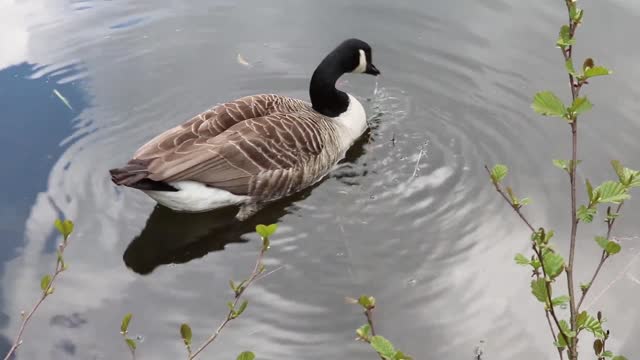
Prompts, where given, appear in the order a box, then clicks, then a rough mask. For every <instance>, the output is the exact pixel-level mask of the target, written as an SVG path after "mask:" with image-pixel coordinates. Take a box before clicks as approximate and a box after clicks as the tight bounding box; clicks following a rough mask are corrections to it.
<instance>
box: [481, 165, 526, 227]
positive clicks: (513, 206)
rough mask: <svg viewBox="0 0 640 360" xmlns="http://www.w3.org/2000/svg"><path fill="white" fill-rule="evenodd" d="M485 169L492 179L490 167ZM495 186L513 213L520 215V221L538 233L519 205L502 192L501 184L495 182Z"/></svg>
mask: <svg viewBox="0 0 640 360" xmlns="http://www.w3.org/2000/svg"><path fill="white" fill-rule="evenodd" d="M484 168H485V169H486V170H487V173H489V177H491V170H489V167H488V166H487V165H485V166H484ZM492 183H493V186H494V187H495V188H496V191H497V192H498V193H499V194H500V195H501V196H502V198H504V200H505V201H506V202H507V203H508V204H509V205H510V206H511V208H512V209H513V211H515V212H516V214H518V216H519V217H520V219H522V221H524V223H525V224H526V225H527V227H528V228H529V230H531V232H536V230H535V229H534V227H533V226H532V225H531V223H530V222H529V220H527V218H526V217H525V216H524V215H523V214H522V212H521V211H520V207H519V206H517V205H514V204H513V202H512V201H511V200H510V199H509V197H508V196H507V194H505V192H504V190H502V188H501V187H500V184H498V183H497V182H493V181H492Z"/></svg>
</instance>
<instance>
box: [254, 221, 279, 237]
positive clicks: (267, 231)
mask: <svg viewBox="0 0 640 360" xmlns="http://www.w3.org/2000/svg"><path fill="white" fill-rule="evenodd" d="M277 229H278V224H271V225H262V224H260V225H258V226H256V232H257V233H258V234H259V235H260V236H262V237H263V238H269V237H271V235H273V234H275V232H276V230H277Z"/></svg>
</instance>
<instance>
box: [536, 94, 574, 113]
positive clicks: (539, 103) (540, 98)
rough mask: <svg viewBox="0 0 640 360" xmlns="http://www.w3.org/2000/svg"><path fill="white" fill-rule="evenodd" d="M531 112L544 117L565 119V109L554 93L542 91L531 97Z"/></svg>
mask: <svg viewBox="0 0 640 360" xmlns="http://www.w3.org/2000/svg"><path fill="white" fill-rule="evenodd" d="M531 107H532V108H533V110H534V111H535V112H537V113H538V114H540V115H544V116H557V117H566V116H567V109H566V107H565V106H564V104H563V103H562V100H560V99H559V98H558V97H557V96H556V95H555V94H554V93H552V92H551V91H542V92H539V93H537V94H536V95H535V96H534V97H533V104H532V105H531Z"/></svg>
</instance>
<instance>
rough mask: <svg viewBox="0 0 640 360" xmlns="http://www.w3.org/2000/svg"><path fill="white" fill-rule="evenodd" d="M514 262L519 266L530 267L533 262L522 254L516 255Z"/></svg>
mask: <svg viewBox="0 0 640 360" xmlns="http://www.w3.org/2000/svg"><path fill="white" fill-rule="evenodd" d="M514 260H515V261H516V264H518V265H529V264H531V260H529V259H527V257H526V256H524V255H522V254H516V257H515V258H514Z"/></svg>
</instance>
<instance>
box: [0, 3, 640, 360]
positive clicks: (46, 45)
mask: <svg viewBox="0 0 640 360" xmlns="http://www.w3.org/2000/svg"><path fill="white" fill-rule="evenodd" d="M582 5H583V6H584V8H585V14H586V15H585V26H584V27H583V28H581V29H579V33H578V47H577V49H576V57H577V58H578V59H582V58H584V57H585V56H587V55H588V56H592V57H594V58H595V59H596V62H597V63H602V64H605V65H608V66H609V67H611V68H612V69H613V70H614V71H615V73H614V76H611V77H608V78H598V79H595V80H594V81H592V84H591V85H589V86H588V87H587V88H586V90H585V93H586V94H588V95H589V97H590V98H591V100H592V102H593V103H594V104H595V107H594V110H593V111H592V112H591V113H589V114H588V115H587V116H586V117H584V120H583V122H581V125H580V137H581V139H580V141H581V143H580V151H581V158H582V159H583V160H584V162H583V163H582V164H581V165H580V170H579V176H580V183H583V179H584V177H585V176H587V175H588V176H589V178H590V179H591V180H592V182H594V183H599V182H601V181H603V180H605V179H608V178H612V177H613V176H614V174H613V172H612V171H611V170H610V165H609V160H610V159H613V158H617V159H619V160H621V161H622V162H623V163H624V164H625V165H627V166H629V167H631V168H640V159H638V156H637V154H638V153H639V152H640V142H638V140H637V139H638V134H640V120H639V119H638V115H639V114H640V105H639V104H640V103H639V102H638V99H640V90H639V89H638V86H637V84H638V83H639V82H640V68H639V67H638V59H639V58H640V48H638V47H637V46H635V43H634V42H633V41H632V38H633V34H635V33H636V30H637V23H638V17H639V16H640V6H639V5H638V3H637V2H636V1H633V0H617V1H592V0H589V1H584V3H583V4H582ZM563 6H564V5H563V2H562V1H560V0H555V1H519V2H514V1H503V0H457V1H448V2H443V1H404V2H391V1H379V0H351V1H344V0H343V1H334V0H327V1H322V2H319V1H284V0H275V1H255V0H248V1H230V0H215V1H204V0H196V1H190V2H180V1H170V0H155V1H150V0H138V1H128V0H119V1H115V0H112V1H75V0H74V1H61V0H46V1H45V0H25V1H13V0H9V1H4V2H1V3H0V120H1V121H2V127H3V129H2V131H1V132H0V152H2V154H3V156H1V157H0V169H2V176H0V189H2V190H1V191H0V261H1V262H2V266H1V267H0V278H1V286H0V334H1V335H0V353H1V354H4V353H5V352H6V349H8V348H9V345H10V343H11V342H12V341H13V337H14V335H15V333H16V330H17V327H18V325H19V320H20V315H19V314H20V311H21V310H24V309H27V308H29V307H30V306H31V305H32V304H33V303H34V301H35V300H36V299H37V297H38V296H39V295H38V294H39V279H40V277H41V276H42V274H44V273H46V272H50V271H52V268H53V266H54V263H55V246H56V242H57V241H59V239H58V238H57V237H56V235H55V232H54V230H53V227H52V223H53V221H54V219H56V218H57V217H65V218H70V219H73V220H74V221H75V222H76V232H75V233H74V235H73V237H72V240H71V241H72V242H71V245H70V246H69V248H68V250H67V253H66V259H67V261H68V262H69V264H70V269H69V271H68V272H66V273H64V274H63V276H62V277H61V278H60V281H59V283H57V286H56V292H55V294H54V296H52V297H51V298H49V299H48V300H47V301H46V302H45V303H44V305H43V306H42V307H41V309H40V310H39V312H38V313H37V315H36V316H35V317H34V319H33V322H32V323H31V326H30V327H29V328H28V330H27V331H26V333H25V342H24V344H23V346H22V347H21V348H20V350H19V355H18V356H17V357H16V358H17V359H20V360H23V359H38V360H48V359H56V360H57V359H127V358H128V356H129V355H128V351H127V349H126V347H125V345H124V343H123V341H122V339H121V337H120V334H119V324H120V319H121V318H122V316H123V315H124V314H125V313H127V312H132V313H133V314H134V319H133V321H132V324H131V327H130V330H131V334H132V336H138V335H139V336H140V337H141V339H143V342H142V343H141V344H139V351H138V358H139V359H180V358H184V356H185V351H184V347H183V345H182V342H181V340H180V338H179V334H178V327H179V324H180V323H182V322H188V323H190V324H191V326H192V328H193V331H194V341H195V342H196V343H200V342H201V341H202V340H203V339H204V338H205V337H206V336H207V335H208V334H210V333H211V332H212V330H213V329H215V328H216V327H217V326H218V324H219V322H220V321H221V320H222V318H223V316H224V314H225V312H226V305H225V303H226V301H227V300H228V299H230V296H231V294H230V291H229V289H228V285H227V282H228V280H229V279H235V280H239V279H241V278H243V277H245V276H247V275H248V273H249V272H250V270H251V268H252V266H253V263H254V261H255V257H256V254H257V252H258V248H259V239H258V237H257V236H256V235H255V234H254V233H253V228H254V226H255V225H256V224H258V223H265V224H267V223H278V224H279V231H278V233H277V235H276V236H275V237H274V238H273V240H272V249H271V250H270V252H269V253H268V255H267V257H266V260H265V263H266V265H267V268H268V270H267V271H269V270H273V269H277V271H275V272H274V273H273V274H271V275H269V276H268V277H266V278H264V279H262V280H260V281H259V282H258V283H256V284H255V286H254V287H252V288H250V289H249V291H248V293H247V298H248V299H249V300H250V304H249V307H248V309H247V311H246V312H245V313H244V314H243V316H242V317H241V318H240V319H238V320H237V321H234V322H232V323H231V324H230V325H229V327H228V328H227V329H226V330H225V331H224V332H223V334H222V336H221V337H220V338H219V341H218V342H216V343H215V344H214V345H212V346H211V347H210V348H209V349H208V350H207V351H206V352H205V354H204V356H203V357H202V358H206V359H235V356H236V355H237V354H238V353H239V352H241V351H243V350H248V349H250V350H253V351H254V352H255V353H256V354H257V356H258V358H259V359H338V358H349V359H374V358H375V354H373V353H372V352H371V351H370V349H369V348H368V346H367V345H366V344H363V343H358V342H355V341H354V337H355V335H354V330H355V329H356V328H357V327H358V326H359V325H361V324H362V323H364V317H363V316H362V314H361V313H360V311H359V310H358V309H357V308H355V307H354V306H353V305H348V304H346V303H345V297H346V296H358V295H360V294H362V293H368V294H371V295H374V296H376V297H377V299H378V308H377V309H376V319H375V321H376V326H377V330H378V332H379V333H381V334H383V335H385V336H386V337H388V338H390V339H391V340H393V341H394V343H395V344H396V345H397V346H398V347H399V348H401V349H403V350H405V351H406V352H408V353H410V354H412V355H414V356H415V358H416V359H449V360H457V359H472V358H473V357H474V351H475V349H476V348H477V347H480V348H481V350H482V351H483V353H484V355H483V359H523V360H529V359H530V360H534V359H542V358H553V357H554V356H557V355H556V353H555V350H554V349H553V347H552V345H551V341H550V336H549V333H548V329H547V325H546V320H545V319H544V317H543V310H542V308H541V306H540V304H539V303H537V302H536V301H535V299H534V298H533V296H531V294H530V290H529V275H530V274H529V272H528V271H527V270H525V269H524V268H521V267H518V266H516V265H515V264H514V263H513V260H512V259H513V256H514V254H515V253H517V252H527V250H528V248H529V246H528V232H527V230H526V228H525V227H524V226H523V225H522V224H521V223H520V222H519V220H518V219H517V217H516V216H515V215H514V214H513V213H512V212H511V211H510V209H509V208H507V206H506V205H505V204H504V203H503V201H502V200H501V199H500V198H499V197H498V195H497V194H496V193H495V191H494V190H493V189H492V187H491V186H490V184H489V182H488V180H487V176H486V174H485V172H484V169H483V166H484V164H493V163H496V162H502V163H505V164H508V165H509V166H510V167H511V170H512V172H511V174H510V175H509V181H510V184H511V185H512V186H513V187H514V188H515V189H516V190H517V192H518V193H520V194H525V195H527V196H529V197H531V198H532V199H533V204H532V205H530V206H529V207H528V208H527V210H526V212H527V214H529V215H530V216H531V218H532V219H533V221H534V223H535V226H546V227H550V228H554V229H556V231H557V239H556V241H557V243H558V247H559V248H560V249H562V251H563V252H564V253H565V254H566V253H567V251H566V249H567V242H566V238H567V232H566V229H568V224H569V209H568V207H567V204H568V201H567V200H568V193H567V186H568V185H567V183H568V181H567V179H566V176H564V175H563V174H562V172H561V171H559V170H558V169H556V168H554V167H553V166H552V164H551V159H552V158H567V157H568V156H569V140H570V138H569V129H568V126H567V125H566V124H563V123H562V121H560V120H557V119H549V118H543V117H540V116H537V115H535V114H534V113H533V112H532V110H531V109H530V103H531V99H532V96H533V94H534V93H535V92H536V91H539V90H544V89H550V90H554V91H556V92H557V93H559V94H561V95H562V97H563V99H567V97H568V96H567V94H568V89H567V81H566V76H565V73H564V66H563V61H562V59H561V54H560V51H559V50H558V49H556V48H555V47H554V42H555V40H556V37H557V30H558V28H559V26H560V24H562V23H563V21H565V16H566V15H565V11H564V7H563ZM349 37H359V38H362V39H364V40H366V41H368V42H369V43H370V44H371V45H372V46H373V59H374V63H375V64H376V66H377V67H378V68H379V69H380V70H381V71H382V76H381V77H379V78H378V79H377V80H376V79H374V78H373V77H370V76H355V75H347V76H345V77H343V78H342V79H341V80H340V82H339V87H341V88H343V89H346V90H347V91H349V92H350V93H352V94H353V95H355V96H357V97H358V98H359V99H361V101H362V102H363V104H364V105H365V108H366V110H367V112H368V115H369V117H370V123H371V128H372V130H371V132H370V133H369V134H368V135H367V136H366V137H365V138H364V139H363V141H361V142H360V143H358V144H357V145H356V146H355V147H354V149H353V150H352V151H351V152H350V153H349V155H348V159H347V162H346V165H345V166H344V167H342V168H341V169H339V170H338V171H336V172H335V173H333V174H332V175H331V176H330V177H329V178H327V179H326V180H325V181H323V182H322V183H320V184H318V185H317V186H315V187H314V188H313V189H309V190H308V191H304V192H302V193H301V194H298V195H296V196H294V197H292V198H289V199H285V200H283V201H280V202H278V203H276V204H273V205H272V206H270V207H268V208H267V209H265V210H263V211H262V212H260V213H259V214H257V215H256V216H255V217H254V218H251V219H250V220H249V221H247V222H246V223H245V224H241V225H238V224H235V225H234V224H230V223H229V217H230V216H232V214H231V213H230V212H228V211H222V212H217V213H209V214H198V215H185V214H175V213H172V212H171V211H167V210H166V209H161V208H155V203H154V202H153V201H152V200H151V199H149V198H147V197H146V196H145V195H144V194H141V193H139V192H136V191H133V190H130V189H117V188H115V187H114V186H113V185H112V183H111V182H110V179H109V176H108V171H107V170H108V169H109V168H112V167H116V166H119V165H121V164H123V163H124V162H125V161H126V160H128V158H129V157H130V156H131V154H132V153H133V151H135V149H136V148H137V147H138V146H140V145H141V144H142V143H144V142H145V141H147V140H148V139H150V137H152V136H153V135H155V134H157V133H159V132H161V131H163V130H165V129H167V128H169V127H171V126H174V125H176V124H178V123H181V122H182V121H184V120H186V119H188V118H190V117H191V116H192V115H194V114H196V113H198V112H200V111H203V110H205V109H207V108H209V107H210V106H212V105H214V104H216V103H219V102H223V101H227V100H231V99H234V98H237V97H240V96H243V95H248V94H254V93H262V92H277V93H280V94H283V95H289V96H295V97H299V98H302V99H308V97H307V87H308V80H309V77H310V74H311V73H312V72H313V70H314V68H315V66H316V65H317V64H318V62H319V61H320V60H321V58H322V57H323V56H324V55H325V54H326V52H327V51H329V50H331V49H332V48H333V47H334V46H335V45H337V44H338V43H339V42H340V41H342V40H343V39H345V38H349ZM239 55H240V59H241V60H240V61H239ZM54 90H55V91H57V92H58V93H59V94H61V95H62V96H63V97H64V98H65V99H66V100H67V101H68V105H69V106H67V105H66V104H65V103H64V102H63V101H62V100H61V98H59V97H58V96H57V95H55V93H54ZM582 194H583V191H581V192H580V196H581V199H584V196H583V195H582ZM639 210H640V202H634V201H631V202H630V203H629V206H626V205H625V211H624V215H623V217H622V218H621V219H620V222H619V224H618V225H619V227H617V229H616V231H615V235H617V236H619V237H621V239H622V245H623V247H624V252H623V253H622V254H621V255H617V256H616V257H615V258H613V259H612V261H611V263H610V264H609V265H607V266H606V267H605V270H604V272H603V274H602V277H601V278H600V279H599V280H598V283H597V284H596V285H595V287H594V289H593V292H592V293H591V296H590V297H589V299H588V300H587V302H586V303H587V305H589V306H590V309H591V310H594V311H595V310H598V309H604V310H605V316H606V317H607V318H608V326H609V327H610V328H611V329H612V338H613V339H612V340H611V341H609V342H608V345H609V347H610V348H611V350H613V351H615V352H620V353H623V354H625V355H627V356H628V358H629V359H634V358H639V357H640V344H638V342H637V340H636V339H637V337H638V335H639V334H640V325H639V324H640V308H639V307H638V301H637V299H638V298H639V296H640V281H639V280H638V278H640V265H638V262H637V261H636V259H637V257H638V256H637V255H638V254H639V253H640V240H638V238H637V235H639V234H640V227H639V226H638V213H639ZM602 231H603V226H602V225H601V223H600V222H597V223H596V224H594V225H593V226H589V227H586V228H583V229H582V231H581V232H580V238H579V240H580V242H579V249H578V257H577V273H578V274H579V276H578V279H577V281H581V282H585V281H587V280H588V277H589V276H590V274H591V271H592V269H594V267H595V265H596V261H597V259H598V256H599V255H598V254H599V253H598V250H597V247H596V245H595V244H594V242H593V240H592V238H593V236H594V235H596V234H602ZM581 344H582V353H583V354H585V355H586V354H588V353H590V352H591V350H590V348H591V346H590V341H589V339H588V337H585V339H584V340H583V341H582V343H581ZM587 358H591V357H587Z"/></svg>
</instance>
